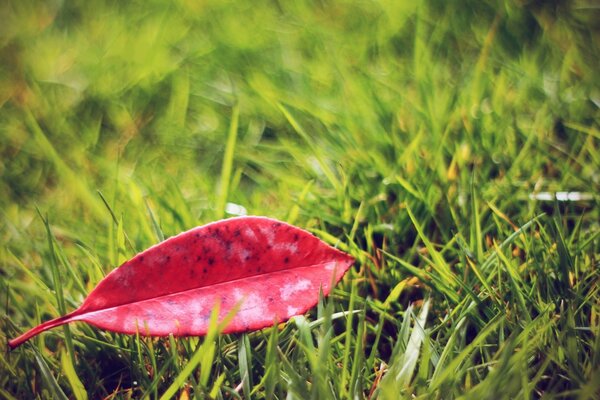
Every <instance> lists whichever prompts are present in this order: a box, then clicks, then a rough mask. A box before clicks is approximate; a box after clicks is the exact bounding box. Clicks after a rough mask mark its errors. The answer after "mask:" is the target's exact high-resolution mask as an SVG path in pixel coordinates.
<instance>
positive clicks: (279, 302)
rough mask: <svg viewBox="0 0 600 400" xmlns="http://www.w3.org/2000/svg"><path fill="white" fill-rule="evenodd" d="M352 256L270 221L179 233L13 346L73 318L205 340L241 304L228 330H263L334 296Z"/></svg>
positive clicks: (259, 219)
mask: <svg viewBox="0 0 600 400" xmlns="http://www.w3.org/2000/svg"><path fill="white" fill-rule="evenodd" d="M353 262H354V259H353V258H352V257H351V256H349V255H348V254H346V253H343V252H341V251H339V250H336V249H334V248H333V247H331V246H329V245H327V244H326V243H324V242H322V241H321V240H319V239H318V238H316V237H315V236H313V235H312V234H310V233H309V232H307V231H305V230H302V229H299V228H296V227H294V226H292V225H289V224H286V223H284V222H280V221H277V220H274V219H270V218H265V217H239V218H232V219H226V220H222V221H217V222H213V223H211V224H208V225H204V226H200V227H197V228H194V229H192V230H189V231H187V232H184V233H181V234H179V235H177V236H174V237H172V238H170V239H167V240H165V241H164V242H162V243H160V244H157V245H155V246H153V247H150V248H149V249H147V250H145V251H143V252H141V253H139V254H138V255H136V256H135V257H133V258H132V259H131V260H129V261H126V262H125V263H123V265H121V266H120V267H118V268H116V269H115V270H113V271H112V272H111V273H110V274H108V275H107V276H106V277H105V278H104V279H103V280H102V281H101V282H100V283H99V284H98V286H96V288H95V289H94V290H93V291H92V292H91V293H90V294H89V296H88V297H87V298H86V299H85V300H84V302H83V304H82V305H81V307H79V308H78V309H77V310H75V311H73V312H71V313H70V314H67V315H65V316H63V317H60V318H56V319H54V320H51V321H47V322H44V323H43V324H41V325H39V326H37V327H35V328H33V329H32V330H30V331H29V332H26V333H24V334H23V335H21V336H19V337H17V338H16V339H13V340H11V341H9V343H8V344H9V346H10V347H11V348H15V347H17V346H19V345H21V344H22V343H24V342H25V341H27V340H28V339H30V338H31V337H33V336H35V335H37V334H39V333H41V332H43V331H46V330H48V329H51V328H54V327H56V326H59V325H63V324H66V323H69V322H73V321H85V322H88V323H90V324H92V325H95V326H97V327H99V328H103V329H108V330H111V331H115V332H121V333H130V334H132V333H136V332H137V331H138V329H139V332H140V333H141V334H148V335H151V336H166V335H169V334H170V333H172V334H173V335H176V336H187V335H204V334H206V332H207V329H208V320H209V316H210V313H211V310H212V309H213V307H214V305H215V304H216V303H217V302H219V303H220V317H221V318H223V317H224V316H225V315H227V314H228V313H229V312H230V311H231V310H232V308H234V307H235V306H236V305H239V310H238V312H237V314H235V316H234V317H233V319H232V321H231V322H230V323H229V324H228V325H227V327H226V328H225V330H224V332H225V333H232V332H244V331H249V330H256V329H261V328H264V327H267V326H270V325H273V324H274V323H277V322H283V321H286V320H287V319H289V318H290V317H292V316H294V315H299V314H303V313H304V312H306V311H307V310H308V309H309V308H311V307H313V306H314V305H315V304H316V303H317V301H318V299H319V289H320V288H322V289H323V293H324V294H325V295H328V294H329V292H330V291H331V285H332V283H337V282H338V281H339V280H340V279H341V278H342V276H343V275H344V273H345V272H346V271H347V270H348V268H349V267H350V266H351V265H352V263H353Z"/></svg>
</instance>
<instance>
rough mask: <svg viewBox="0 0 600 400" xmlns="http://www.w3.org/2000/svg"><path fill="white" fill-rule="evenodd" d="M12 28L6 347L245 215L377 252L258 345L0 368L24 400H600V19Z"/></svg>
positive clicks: (151, 10)
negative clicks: (186, 238) (149, 258)
mask: <svg viewBox="0 0 600 400" xmlns="http://www.w3.org/2000/svg"><path fill="white" fill-rule="evenodd" d="M0 20H1V21H2V23H1V24H0V25H1V27H0V176H1V179H0V210H1V212H0V215H1V217H0V228H1V229H0V234H1V238H2V246H0V266H1V267H0V288H1V291H0V296H1V297H0V299H1V302H0V303H1V304H2V313H1V315H2V318H1V324H0V327H1V329H0V331H1V333H0V340H2V341H3V342H6V341H7V340H9V339H11V338H14V337H16V336H18V335H19V334H21V333H22V332H24V331H25V330H27V329H29V328H31V327H33V326H35V325H37V324H39V323H40V322H43V321H46V320H49V319H51V318H56V317H58V316H60V315H63V314H66V313H68V312H70V311H72V310H74V309H76V308H77V307H78V306H79V305H80V304H81V303H82V301H83V299H84V298H85V297H86V296H87V294H88V293H89V292H90V291H91V290H92V289H93V288H94V287H95V286H96V284H97V283H98V282H99V281H100V280H101V279H102V278H103V277H104V276H105V275H106V274H107V273H108V272H109V271H111V270H113V269H114V268H116V267H117V266H119V265H120V264H121V263H123V262H124V261H126V260H128V259H130V258H131V257H133V256H134V255H135V254H137V253H138V252H140V251H142V250H144V249H146V248H148V247H150V246H152V245H154V244H156V243H159V242H161V241H162V240H164V239H165V238H167V237H171V236H173V235H176V234H178V233H180V232H183V231H186V230H188V229H190V228H193V227H195V226H199V225H203V224H206V223H209V222H212V221H215V220H218V219H222V218H229V217H233V216H236V215H243V214H248V215H264V216H268V217H272V218H276V219H279V220H282V221H286V222H288V223H291V224H294V225H296V226H298V227H301V228H303V229H307V230H309V231H310V232H312V233H313V234H315V235H316V236H318V237H319V238H321V239H322V240H324V241H325V242H327V243H328V244H330V245H332V246H334V247H337V248H339V249H341V250H343V251H345V252H348V253H349V254H351V255H352V256H353V257H355V258H356V262H355V264H354V265H353V266H352V267H351V269H350V270H349V271H348V272H347V274H346V275H345V276H344V278H343V280H342V281H340V283H339V284H338V285H337V286H336V288H335V290H334V291H333V292H332V293H331V295H330V296H328V297H327V298H323V299H322V300H321V301H320V302H319V304H318V306H317V307H315V308H314V309H313V310H311V311H310V312H308V313H306V314H305V315H303V316H299V317H295V318H293V319H291V320H290V321H288V322H287V323H285V324H280V325H279V326H276V327H272V328H267V329H263V330H260V331H255V332H249V333H245V334H229V335H225V334H218V332H217V331H215V330H213V331H211V332H210V333H209V335H208V336H206V337H188V338H179V337H173V336H170V337H162V338H149V337H144V336H140V335H125V334H117V333H112V332H109V331H104V330H100V329H97V328H93V327H91V326H90V325H87V324H84V323H74V324H70V325H68V326H64V327H60V328H57V329H54V330H51V331H48V332H46V333H43V334H41V335H39V336H37V337H35V338H34V339H32V340H31V341H30V342H28V343H26V344H24V345H23V346H21V347H19V348H17V349H15V350H12V351H9V350H6V351H5V352H2V353H1V354H0V381H1V384H2V385H1V387H0V398H6V399H35V398H39V399H65V398H72V399H77V400H81V399H86V398H88V399H131V398H135V399H137V398H148V399H155V398H156V399H159V398H165V399H168V398H177V399H188V398H213V399H236V398H245V399H250V398H258V399H262V398H266V399H285V398H288V399H309V398H313V399H346V398H353V399H367V398H369V399H370V398H380V399H397V398H435V399H452V398H473V399H485V398H490V399H491V398H493V399H497V398H511V399H512V398H519V399H530V398H548V399H549V398H559V399H563V398H576V399H593V398H598V396H599V394H600V289H599V287H598V286H599V285H598V283H599V279H600V268H599V264H600V210H599V207H598V202H599V200H600V197H599V193H600V112H599V108H600V74H599V73H598V62H600V52H599V46H600V25H599V23H598V21H600V9H599V8H598V6H597V5H594V2H586V1H581V0H573V1H568V0H567V1H559V0H555V1H549V2H537V1H527V0H505V1H501V0H497V1H496V0H466V1H462V2H458V1H442V0H428V1H422V2H417V1H408V0H406V1H376V0H365V1H345V2H335V1H298V2H292V1H287V2H286V1H257V2H242V1H211V0H207V1H202V2H195V1H192V0H178V1H174V2H163V1H157V0H153V1H148V2H142V1H135V2H115V1H102V0H92V1H72V2H69V1H47V2H40V1H34V0H31V1H30V0H25V1H18V0H8V1H6V2H2V4H1V5H0Z"/></svg>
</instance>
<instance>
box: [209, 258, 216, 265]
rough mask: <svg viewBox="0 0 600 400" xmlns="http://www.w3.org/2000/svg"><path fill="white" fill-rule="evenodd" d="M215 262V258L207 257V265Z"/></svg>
mask: <svg viewBox="0 0 600 400" xmlns="http://www.w3.org/2000/svg"><path fill="white" fill-rule="evenodd" d="M214 263H215V259H214V258H213V257H208V265H213V264H214Z"/></svg>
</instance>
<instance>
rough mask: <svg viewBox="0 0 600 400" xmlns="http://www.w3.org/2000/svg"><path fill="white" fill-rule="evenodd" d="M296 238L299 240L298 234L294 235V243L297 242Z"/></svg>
mask: <svg viewBox="0 0 600 400" xmlns="http://www.w3.org/2000/svg"><path fill="white" fill-rule="evenodd" d="M298 238H299V236H298V234H297V233H294V242H297V241H298Z"/></svg>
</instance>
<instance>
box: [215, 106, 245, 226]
mask: <svg viewBox="0 0 600 400" xmlns="http://www.w3.org/2000/svg"><path fill="white" fill-rule="evenodd" d="M239 119H240V108H239V106H238V105H237V104H236V105H234V106H233V110H232V113H231V123H230V125H229V133H228V135H227V144H226V145H225V154H224V155H223V163H222V164H221V180H220V188H219V195H218V197H217V202H216V215H217V218H218V219H221V218H223V217H224V216H225V206H226V204H227V198H228V196H229V186H230V184H231V171H232V170H233V159H234V152H235V143H236V141H237V137H238V125H239Z"/></svg>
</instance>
